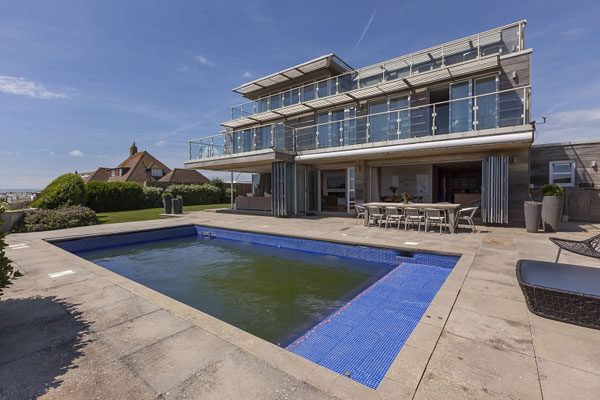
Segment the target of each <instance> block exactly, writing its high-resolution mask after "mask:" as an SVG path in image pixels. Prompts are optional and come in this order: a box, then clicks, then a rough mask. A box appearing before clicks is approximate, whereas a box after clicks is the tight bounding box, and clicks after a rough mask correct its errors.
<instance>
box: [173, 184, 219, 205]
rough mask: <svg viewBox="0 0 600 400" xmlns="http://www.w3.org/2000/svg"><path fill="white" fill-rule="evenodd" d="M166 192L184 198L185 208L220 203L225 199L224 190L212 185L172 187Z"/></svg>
mask: <svg viewBox="0 0 600 400" xmlns="http://www.w3.org/2000/svg"><path fill="white" fill-rule="evenodd" d="M165 192H169V193H171V194H172V195H173V197H175V196H181V197H182V198H183V205H184V206H195V205H201V204H216V203H220V202H221V201H222V198H223V193H224V192H225V191H224V190H221V189H219V188H218V187H216V186H213V185H211V184H205V185H171V186H169V187H168V188H167V189H166V190H165Z"/></svg>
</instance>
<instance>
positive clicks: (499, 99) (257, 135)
mask: <svg viewBox="0 0 600 400" xmlns="http://www.w3.org/2000/svg"><path fill="white" fill-rule="evenodd" d="M530 98H531V86H524V87H520V88H516V89H507V90H500V91H495V92H490V93H484V94H480V95H474V96H466V97H461V98H458V99H453V100H448V101H442V102H437V103H431V104H425V105H420V106H413V107H410V106H406V107H403V108H398V109H395V110H390V111H384V112H379V113H371V114H367V115H363V116H360V115H359V116H353V117H350V118H344V119H340V120H338V121H330V122H326V123H321V124H314V125H310V126H303V127H298V128H293V127H290V126H287V125H285V124H283V123H276V124H271V125H265V126H260V127H256V128H251V129H243V130H238V131H233V132H226V133H225V134H220V135H214V136H208V137H205V138H201V139H194V140H190V141H189V151H190V155H189V156H190V160H195V159H209V158H214V157H217V156H223V155H232V154H240V153H247V152H250V151H257V150H263V149H271V148H272V149H276V150H286V151H291V152H297V151H304V150H313V149H324V148H333V147H340V146H351V145H356V144H363V143H378V142H386V141H396V140H401V139H408V138H415V137H421V136H431V135H440V134H447V133H458V132H466V131H479V130H484V129H493V128H502V127H507V126H518V125H524V124H528V123H529V122H530V107H529V103H530ZM406 104H408V101H407V103H406Z"/></svg>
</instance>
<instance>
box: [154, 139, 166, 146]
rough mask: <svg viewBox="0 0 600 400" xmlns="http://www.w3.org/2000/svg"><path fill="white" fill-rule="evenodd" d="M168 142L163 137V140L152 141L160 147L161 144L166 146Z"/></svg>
mask: <svg viewBox="0 0 600 400" xmlns="http://www.w3.org/2000/svg"><path fill="white" fill-rule="evenodd" d="M168 143H169V142H168V141H166V140H164V139H163V140H159V141H157V142H156V143H154V145H155V146H158V147H162V146H166V145H167V144H168Z"/></svg>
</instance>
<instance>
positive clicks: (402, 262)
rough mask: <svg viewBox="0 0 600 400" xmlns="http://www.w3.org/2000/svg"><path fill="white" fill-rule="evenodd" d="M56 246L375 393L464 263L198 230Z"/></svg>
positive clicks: (93, 239) (136, 234) (374, 249)
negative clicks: (454, 270) (457, 267)
mask: <svg viewBox="0 0 600 400" xmlns="http://www.w3.org/2000/svg"><path fill="white" fill-rule="evenodd" d="M54 244H55V245H57V246H59V247H61V248H63V249H64V250H67V251H70V252H72V253H75V254H77V255H78V256H80V257H82V258H85V259H87V260H89V261H92V262H94V263H96V264H98V265H100V266H102V267H105V268H107V269H109V270H111V271H113V272H115V273H118V274H120V275H123V276H125V277H127V278H129V279H131V280H134V281H136V282H138V283H140V284H143V285H145V286H148V287H150V288H152V289H154V290H156V291H158V292H161V293H163V294H165V295H167V296H170V297H172V298H174V299H176V300H179V301H181V302H183V303H185V304H188V305H190V306H192V307H194V308H197V309H198V310H201V311H203V312H206V313H207V314H210V315H212V316H214V317H216V318H219V319H221V320H223V321H225V322H228V323H230V324H232V325H234V326H237V327H238V328H240V329H243V330H245V331H247V332H249V333H252V334H254V335H256V336H258V337H261V338H263V339H265V340H268V341H270V342H272V343H274V344H277V345H279V346H281V347H285V348H286V349H287V350H289V351H291V352H294V353H296V354H298V355H300V356H303V357H305V358H307V359H309V360H311V361H313V362H315V363H317V364H319V365H322V366H324V367H327V368H329V369H331V370H333V371H336V372H338V373H340V374H346V375H349V376H350V378H351V379H354V380H356V381H358V382H360V383H362V384H364V385H367V386H369V387H372V388H376V387H377V386H378V385H379V383H380V381H381V380H382V379H383V376H384V375H385V372H386V371H387V369H388V368H389V366H390V365H391V363H392V362H393V360H394V358H395V357H396V355H397V354H398V352H399V351H400V349H401V348H402V346H403V344H404V342H405V341H406V339H408V336H409V335H410V333H411V332H412V330H413V329H414V327H415V326H416V324H417V323H418V321H419V320H420V318H421V316H422V315H423V313H424V312H425V310H426V309H427V307H428V306H429V303H430V302H431V300H432V299H433V297H434V296H435V294H436V293H437V291H438V289H439V288H440V287H441V285H442V284H443V283H444V281H445V279H446V277H447V276H448V274H449V273H450V272H451V270H452V268H453V266H454V265H455V263H456V262H457V260H458V257H455V256H447V255H437V254H430V253H419V252H406V251H402V250H398V249H388V248H377V247H369V246H355V245H349V244H342V243H334V242H327V241H318V240H310V239H301V238H293V237H286V236H278V235H267V234H259V233H251V232H242V231H235V230H228V229H220V228H212V227H206V226H191V225H190V226H184V227H179V228H170V229H161V230H152V231H143V232H134V233H125V234H118V235H110V236H97V237H87V238H80V239H75V240H64V241H58V242H54Z"/></svg>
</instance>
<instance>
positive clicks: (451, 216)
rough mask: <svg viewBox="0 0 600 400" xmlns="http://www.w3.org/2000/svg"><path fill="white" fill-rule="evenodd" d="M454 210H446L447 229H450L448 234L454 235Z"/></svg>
mask: <svg viewBox="0 0 600 400" xmlns="http://www.w3.org/2000/svg"><path fill="white" fill-rule="evenodd" d="M455 223H456V210H454V209H450V210H448V228H450V233H455V232H454V228H455V227H456V225H455Z"/></svg>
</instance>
